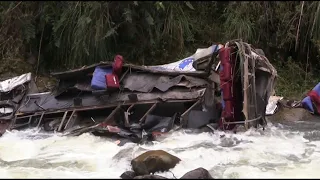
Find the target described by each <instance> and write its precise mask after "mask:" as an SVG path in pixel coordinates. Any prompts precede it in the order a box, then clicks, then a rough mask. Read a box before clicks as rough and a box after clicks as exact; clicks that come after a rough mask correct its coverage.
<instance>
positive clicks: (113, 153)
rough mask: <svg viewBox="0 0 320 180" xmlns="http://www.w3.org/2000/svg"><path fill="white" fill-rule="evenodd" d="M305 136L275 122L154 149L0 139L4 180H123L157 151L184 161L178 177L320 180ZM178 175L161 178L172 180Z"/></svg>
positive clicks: (28, 134) (177, 136)
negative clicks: (133, 163)
mask: <svg viewBox="0 0 320 180" xmlns="http://www.w3.org/2000/svg"><path fill="white" fill-rule="evenodd" d="M304 133H305V132H299V131H294V132H293V131H289V130H287V129H285V128H283V127H281V126H280V127H276V126H274V125H272V124H269V125H268V127H267V128H266V130H265V131H262V130H249V131H247V132H244V133H238V134H228V133H224V132H215V134H210V133H201V134H190V133H186V131H177V132H173V133H170V134H168V135H166V136H165V137H161V139H159V140H158V141H156V142H154V145H140V146H139V145H136V144H133V143H128V144H126V145H124V146H122V147H119V146H117V145H116V144H115V143H114V142H113V141H111V140H109V139H106V138H101V137H96V136H93V135H90V134H83V135H81V136H78V137H62V136H59V135H58V134H46V133H40V132H38V130H36V129H29V130H25V131H13V132H8V133H6V134H4V135H3V136H2V137H1V138H0V178H119V176H120V175H121V174H122V173H123V172H124V171H126V170H130V168H131V167H130V160H131V159H132V158H134V157H136V156H138V155H139V154H141V153H143V152H145V151H147V150H156V149H162V150H165V151H167V152H169V153H171V154H173V155H175V156H177V157H179V158H180V159H181V160H182V161H181V162H180V163H179V164H177V166H176V167H175V168H173V169H172V170H171V172H172V173H173V174H174V175H175V177H177V178H180V177H181V176H182V175H183V174H185V173H186V172H188V171H190V170H193V169H195V168H198V167H203V168H206V169H208V170H209V171H210V173H211V174H212V176H213V177H214V178H319V177H320V172H319V171H317V169H318V168H320V141H309V140H307V139H305V138H304ZM221 135H224V136H223V137H221ZM172 173H170V172H163V173H156V174H159V175H162V176H165V177H169V178H171V177H173V175H172Z"/></svg>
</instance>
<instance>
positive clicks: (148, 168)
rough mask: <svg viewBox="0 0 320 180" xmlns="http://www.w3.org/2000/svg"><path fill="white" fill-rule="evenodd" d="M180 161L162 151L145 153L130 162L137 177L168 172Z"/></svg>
mask: <svg viewBox="0 0 320 180" xmlns="http://www.w3.org/2000/svg"><path fill="white" fill-rule="evenodd" d="M180 161H181V160H180V159H179V158H178V157H176V156H173V155H171V154H169V153H167V152H165V151H163V150H152V151H147V152H145V153H143V154H141V155H139V156H138V157H136V158H135V159H133V160H132V161H131V166H132V169H133V171H134V172H135V173H136V174H137V175H149V174H150V173H155V172H161V171H162V172H163V171H168V170H169V169H171V168H174V167H175V166H176V164H178V163H179V162H180Z"/></svg>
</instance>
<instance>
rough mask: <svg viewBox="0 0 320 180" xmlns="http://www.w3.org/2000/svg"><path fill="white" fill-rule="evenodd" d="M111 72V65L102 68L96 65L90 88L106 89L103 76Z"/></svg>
mask: <svg viewBox="0 0 320 180" xmlns="http://www.w3.org/2000/svg"><path fill="white" fill-rule="evenodd" d="M111 73H112V67H106V68H102V67H99V66H97V67H96V68H95V70H94V73H93V76H92V79H91V88H92V89H95V90H104V89H107V85H106V78H105V76H106V75H107V74H111Z"/></svg>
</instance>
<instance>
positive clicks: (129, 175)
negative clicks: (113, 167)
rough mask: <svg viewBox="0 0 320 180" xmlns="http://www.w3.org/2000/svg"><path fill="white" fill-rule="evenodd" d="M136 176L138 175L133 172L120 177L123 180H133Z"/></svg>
mask: <svg viewBox="0 0 320 180" xmlns="http://www.w3.org/2000/svg"><path fill="white" fill-rule="evenodd" d="M135 176H136V173H135V172H133V171H126V172H124V173H122V174H121V175H120V178H121V179H133V178H134V177H135Z"/></svg>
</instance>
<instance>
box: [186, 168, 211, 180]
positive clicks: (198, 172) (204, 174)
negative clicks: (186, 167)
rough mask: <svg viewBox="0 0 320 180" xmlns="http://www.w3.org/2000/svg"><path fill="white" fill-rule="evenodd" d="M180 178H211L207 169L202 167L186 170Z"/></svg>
mask: <svg viewBox="0 0 320 180" xmlns="http://www.w3.org/2000/svg"><path fill="white" fill-rule="evenodd" d="M180 179H213V177H212V176H211V175H210V173H209V171H207V170H206V169H204V168H197V169H194V170H192V171H189V172H187V173H186V174H185V175H183V176H182V177H181V178H180Z"/></svg>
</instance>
